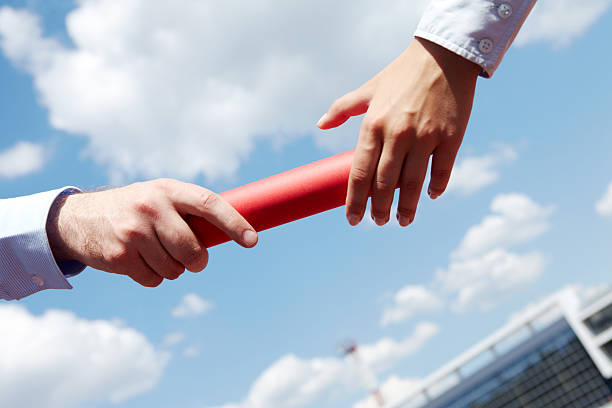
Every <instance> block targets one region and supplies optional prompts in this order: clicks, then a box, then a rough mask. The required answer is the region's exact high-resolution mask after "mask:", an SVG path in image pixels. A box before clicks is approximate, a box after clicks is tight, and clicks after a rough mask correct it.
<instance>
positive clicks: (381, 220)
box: [372, 216, 388, 227]
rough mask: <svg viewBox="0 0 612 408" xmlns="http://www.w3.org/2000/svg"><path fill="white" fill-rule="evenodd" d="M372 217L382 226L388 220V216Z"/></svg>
mask: <svg viewBox="0 0 612 408" xmlns="http://www.w3.org/2000/svg"><path fill="white" fill-rule="evenodd" d="M372 219H373V220H374V222H375V223H376V225H378V226H379V227H382V226H383V225H385V224H386V223H387V221H388V220H387V219H386V218H378V217H375V216H372Z"/></svg>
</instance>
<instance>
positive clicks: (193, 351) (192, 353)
mask: <svg viewBox="0 0 612 408" xmlns="http://www.w3.org/2000/svg"><path fill="white" fill-rule="evenodd" d="M199 355H200V349H199V348H197V347H195V346H189V347H186V348H185V349H184V350H183V357H186V358H194V357H197V356H199Z"/></svg>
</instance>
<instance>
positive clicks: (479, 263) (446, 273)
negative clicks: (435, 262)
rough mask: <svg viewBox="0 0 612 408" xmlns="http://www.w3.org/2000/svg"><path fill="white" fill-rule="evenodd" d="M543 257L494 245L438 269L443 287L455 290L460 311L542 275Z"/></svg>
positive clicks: (497, 297) (485, 303) (486, 304)
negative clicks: (486, 250) (470, 256)
mask: <svg viewBox="0 0 612 408" xmlns="http://www.w3.org/2000/svg"><path fill="white" fill-rule="evenodd" d="M545 266H546V259H545V258H544V256H543V255H542V254H540V253H538V252H532V253H529V254H524V255H519V254H515V253H512V252H508V251H506V250H504V249H494V250H491V251H488V252H485V253H484V254H482V255H479V256H475V257H473V258H469V259H464V260H459V261H453V262H451V263H450V265H449V266H448V268H447V269H445V270H440V271H438V273H437V277H438V280H439V281H440V282H442V285H443V288H444V289H445V290H447V291H450V292H453V293H456V295H457V299H456V300H455V302H454V304H453V308H454V309H455V311H458V312H461V311H464V310H466V309H467V308H469V307H470V306H477V307H479V308H481V309H484V310H486V309H489V308H491V307H493V306H495V305H496V304H497V303H499V302H500V301H501V300H502V299H504V298H506V297H507V296H508V294H509V293H511V292H513V291H515V290H516V289H519V288H521V287H523V286H525V285H526V284H528V283H529V282H532V281H534V280H535V279H536V278H537V277H539V276H540V275H541V273H542V272H543V270H544V267H545Z"/></svg>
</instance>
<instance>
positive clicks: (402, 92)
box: [318, 39, 480, 226]
mask: <svg viewBox="0 0 612 408" xmlns="http://www.w3.org/2000/svg"><path fill="white" fill-rule="evenodd" d="M479 70H480V68H479V67H478V66H477V65H476V64H473V63H472V62H470V61H468V60H467V59H464V58H462V57H460V56H459V55H457V54H454V53H452V52H450V51H448V50H447V49H445V48H443V47H440V46H439V45H437V44H434V43H431V42H429V41H426V40H423V39H416V40H414V41H413V42H412V43H411V44H410V46H409V47H408V49H407V50H406V51H405V52H404V53H403V54H402V55H400V56H399V57H398V58H397V59H396V60H395V61H393V62H392V63H391V64H389V65H388V66H387V67H386V68H385V69H383V70H382V71H381V72H380V73H378V74H377V75H376V76H375V77H374V78H372V79H371V80H370V81H368V82H366V83H365V84H364V85H363V86H361V87H360V88H358V89H357V90H355V91H353V92H350V93H348V94H346V95H344V96H343V97H341V98H339V99H338V100H336V101H335V102H334V103H333V104H332V106H331V108H330V109H329V111H328V112H327V113H326V114H325V115H323V117H322V118H321V120H320V121H319V123H318V126H319V127H320V128H321V129H330V128H334V127H336V126H340V125H341V124H343V123H344V122H346V121H347V120H348V119H349V118H350V117H351V116H356V115H361V114H363V113H365V114H366V115H365V117H364V119H363V122H362V124H361V130H360V133H359V140H358V142H357V149H356V151H355V158H354V159H353V165H352V168H351V172H350V178H349V185H348V193H347V197H346V215H347V219H348V221H349V223H350V224H351V225H357V224H358V223H359V222H360V221H361V219H362V218H363V213H364V211H365V208H366V204H367V200H368V194H369V192H370V191H371V193H372V205H371V209H372V214H371V216H372V218H373V219H374V221H375V222H376V224H378V225H384V224H386V223H387V222H388V221H389V211H390V208H391V203H392V201H393V195H394V192H395V188H396V187H397V186H399V187H400V196H399V203H398V208H397V218H398V221H399V223H400V225H402V226H407V225H409V224H411V223H412V221H413V220H414V216H415V213H416V209H417V204H418V202H419V196H420V194H421V188H422V186H423V181H424V179H425V175H426V173H427V166H428V163H429V157H430V156H431V155H433V159H432V168H431V181H430V183H429V188H428V193H429V195H430V197H431V198H432V199H435V198H437V197H439V196H440V195H441V194H442V193H443V192H444V190H445V189H446V186H447V184H448V180H449V177H450V174H451V170H452V168H453V163H454V161H455V156H456V155H457V151H458V150H459V146H460V145H461V141H462V139H463V134H464V133H465V128H466V127H467V123H468V120H469V117H470V112H471V110H472V102H473V100H474V91H475V87H476V79H477V77H478V73H479Z"/></svg>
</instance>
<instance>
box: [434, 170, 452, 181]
mask: <svg viewBox="0 0 612 408" xmlns="http://www.w3.org/2000/svg"><path fill="white" fill-rule="evenodd" d="M450 176H451V169H448V168H436V169H432V170H431V177H433V178H436V179H443V180H446V179H449V178H450Z"/></svg>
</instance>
